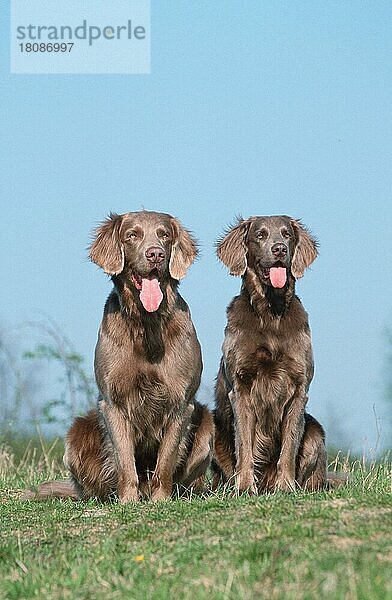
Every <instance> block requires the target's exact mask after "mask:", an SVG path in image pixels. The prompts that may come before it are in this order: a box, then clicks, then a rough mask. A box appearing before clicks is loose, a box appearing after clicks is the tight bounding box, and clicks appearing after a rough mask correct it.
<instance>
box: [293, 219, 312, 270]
mask: <svg viewBox="0 0 392 600" xmlns="http://www.w3.org/2000/svg"><path fill="white" fill-rule="evenodd" d="M290 222H291V225H292V227H293V229H294V233H295V238H296V240H295V248H294V255H293V260H292V261H291V272H292V274H293V275H294V277H295V278H296V279H299V278H300V277H302V276H303V274H304V272H305V269H307V268H308V267H309V266H310V265H311V264H312V262H313V261H314V260H315V259H316V257H317V241H316V240H315V238H314V237H313V236H312V234H311V233H310V231H308V230H307V229H306V227H304V226H303V225H302V223H301V222H300V221H296V220H295V219H291V220H290Z"/></svg>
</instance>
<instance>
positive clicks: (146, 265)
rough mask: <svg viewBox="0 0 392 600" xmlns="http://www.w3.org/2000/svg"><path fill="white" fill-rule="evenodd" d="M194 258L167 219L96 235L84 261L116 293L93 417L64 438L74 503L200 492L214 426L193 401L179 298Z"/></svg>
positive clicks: (135, 217)
mask: <svg viewBox="0 0 392 600" xmlns="http://www.w3.org/2000/svg"><path fill="white" fill-rule="evenodd" d="M196 254H197V249H196V243H195V241H194V240H193V238H192V237H191V235H190V234H189V232H188V231H186V230H185V229H184V228H183V227H182V226H181V224H180V223H179V222H178V221H177V220H176V219H175V218H173V217H171V216H170V215H167V214H160V213H155V212H147V211H143V212H136V213H128V214H124V215H116V214H112V215H111V216H110V218H109V219H108V220H107V221H105V222H104V223H103V224H102V225H101V227H99V228H98V230H97V231H96V236H95V239H94V242H93V244H92V245H91V248H90V257H91V259H92V260H93V261H94V262H95V263H96V264H97V265H99V266H100V267H101V268H102V269H103V270H104V271H105V273H107V274H108V275H110V276H111V278H112V281H113V284H114V289H113V291H112V293H111V294H110V296H109V298H108V300H107V302H106V305H105V310H104V315H103V320H102V323H101V327H100V331H99V337H98V343H97V346H96V351H95V375H96V381H97V385H98V389H99V393H100V395H99V399H98V407H97V409H96V410H93V411H91V412H90V413H89V414H88V415H87V416H85V417H79V418H77V419H76V420H75V422H74V424H73V425H72V427H71V429H70V431H69V433H68V435H67V438H66V451H65V456H64V462H65V464H66V466H67V467H68V469H69V470H70V472H71V475H72V481H73V485H74V488H75V489H76V492H77V494H76V495H77V496H78V497H79V498H81V499H86V498H91V497H96V498H99V499H102V500H106V499H107V498H109V497H110V496H111V494H113V493H115V494H117V495H118V497H119V499H120V502H129V501H135V500H138V499H139V498H140V496H141V495H147V496H151V499H152V500H162V499H165V498H168V497H170V495H171V494H172V489H173V484H179V485H180V486H184V487H186V488H189V487H192V486H194V487H196V488H197V487H200V486H201V485H202V481H203V478H204V474H205V472H206V469H207V468H208V466H209V463H210V458H211V452H212V445H213V433H214V425H213V419H212V415H211V413H210V412H209V411H208V410H207V408H206V407H204V406H202V405H200V404H198V403H197V402H195V399H194V397H195V394H196V392H197V390H198V387H199V384H200V377H201V372H202V362H201V352H200V345H199V342H198V340H197V337H196V333H195V330H194V327H193V324H192V321H191V316H190V312H189V308H188V306H187V304H186V303H185V301H184V300H183V299H182V297H181V296H180V294H179V293H178V291H177V286H178V282H179V280H180V279H182V278H183V277H184V276H185V273H186V271H187V269H188V267H189V266H190V265H191V264H192V262H193V261H194V259H195V257H196ZM62 485H63V486H64V484H62ZM46 486H47V487H46V488H41V490H40V491H41V495H45V493H46V495H60V496H64V495H67V494H66V493H65V494H64V493H62V492H63V491H64V487H63V488H61V486H60V484H59V485H58V489H57V488H56V484H54V483H51V484H46ZM48 486H49V487H48ZM56 490H57V492H58V493H57V494H56ZM74 495H75V491H74Z"/></svg>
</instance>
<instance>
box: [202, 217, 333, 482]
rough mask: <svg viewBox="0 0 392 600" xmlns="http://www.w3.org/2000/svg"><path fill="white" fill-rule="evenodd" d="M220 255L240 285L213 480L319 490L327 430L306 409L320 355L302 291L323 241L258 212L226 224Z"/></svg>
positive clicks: (229, 332)
mask: <svg viewBox="0 0 392 600" xmlns="http://www.w3.org/2000/svg"><path fill="white" fill-rule="evenodd" d="M217 253H218V257H219V258H220V260H221V261H222V262H223V263H224V264H225V265H226V266H227V267H228V268H229V270H230V273H231V274H232V275H237V276H241V277H242V288H241V292H240V294H239V296H236V297H235V298H234V299H233V301H232V302H231V304H230V305H229V307H228V309H227V319H228V323H227V327H226V330H225V340H224V343H223V358H222V361H221V365H220V370H219V374H218V378H217V384H216V409H215V427H216V440H215V457H214V464H213V466H214V469H215V474H216V475H215V484H217V482H218V481H219V477H221V478H222V479H223V481H229V480H231V479H232V478H233V476H234V475H235V480H236V488H237V490H238V491H239V492H242V491H245V490H248V491H249V492H250V493H257V492H259V493H260V492H263V491H273V490H282V491H288V490H293V489H295V488H296V487H297V486H299V487H302V488H305V489H309V490H316V489H320V488H322V487H323V486H324V485H325V483H326V476H327V474H326V452H325V444H324V432H323V429H322V427H321V425H320V424H319V423H318V422H317V421H316V420H315V419H314V418H313V417H311V416H310V415H309V414H307V413H306V412H305V406H306V403H307V399H308V397H307V392H308V388H309V385H310V382H311V380H312V378H313V356H312V346H311V337H310V330H309V325H308V318H307V314H306V312H305V310H304V309H303V307H302V304H301V302H300V300H299V299H298V297H297V296H296V295H295V281H296V279H297V278H299V277H302V276H303V274H304V271H305V269H306V268H307V267H309V266H310V265H311V264H312V262H313V261H314V259H315V258H316V256H317V247H316V242H315V240H314V239H313V237H312V236H311V234H310V233H309V232H308V231H307V230H306V229H305V228H304V227H303V226H302V225H301V223H300V222H299V221H296V220H294V219H292V218H290V217H286V216H276V217H252V218H250V219H247V220H240V221H239V222H238V224H237V225H236V226H235V227H233V228H232V229H231V230H230V231H229V232H228V234H227V235H226V236H225V237H224V238H223V239H222V240H221V241H220V242H219V244H218V249H217Z"/></svg>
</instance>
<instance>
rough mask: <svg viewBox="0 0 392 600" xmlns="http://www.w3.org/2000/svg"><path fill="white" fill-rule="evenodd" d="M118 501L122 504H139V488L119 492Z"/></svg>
mask: <svg viewBox="0 0 392 600" xmlns="http://www.w3.org/2000/svg"><path fill="white" fill-rule="evenodd" d="M118 499H119V502H120V504H128V503H129V502H139V500H140V498H139V492H138V490H137V488H129V489H126V490H123V491H122V492H119V495H118Z"/></svg>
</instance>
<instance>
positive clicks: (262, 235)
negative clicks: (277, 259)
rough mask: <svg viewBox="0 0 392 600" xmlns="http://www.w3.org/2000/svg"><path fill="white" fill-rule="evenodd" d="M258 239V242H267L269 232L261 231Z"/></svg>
mask: <svg viewBox="0 0 392 600" xmlns="http://www.w3.org/2000/svg"><path fill="white" fill-rule="evenodd" d="M256 237H257V239H258V240H266V239H267V237H268V231H267V230H266V229H260V231H258V232H257V234H256Z"/></svg>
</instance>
